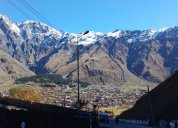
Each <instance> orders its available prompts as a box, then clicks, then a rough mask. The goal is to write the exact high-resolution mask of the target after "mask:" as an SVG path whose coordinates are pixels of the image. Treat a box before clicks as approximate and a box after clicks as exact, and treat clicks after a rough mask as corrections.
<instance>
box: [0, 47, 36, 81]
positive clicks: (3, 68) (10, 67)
mask: <svg viewBox="0 0 178 128" xmlns="http://www.w3.org/2000/svg"><path fill="white" fill-rule="evenodd" d="M31 75H34V73H33V72H32V71H30V70H29V69H28V68H27V67H25V65H23V64H21V63H20V62H18V61H17V60H15V59H14V58H12V57H11V56H10V55H8V54H7V53H5V52H3V51H2V50H0V84H3V83H6V82H7V81H8V80H15V79H17V78H20V77H24V76H31Z"/></svg>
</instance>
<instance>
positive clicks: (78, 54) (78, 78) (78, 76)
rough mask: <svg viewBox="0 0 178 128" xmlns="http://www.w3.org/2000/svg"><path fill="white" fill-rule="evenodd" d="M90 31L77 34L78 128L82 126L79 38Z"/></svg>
mask: <svg viewBox="0 0 178 128" xmlns="http://www.w3.org/2000/svg"><path fill="white" fill-rule="evenodd" d="M88 33H89V31H85V32H84V33H82V34H81V35H80V36H77V85H78V95H77V96H78V99H77V108H78V119H77V126H78V127H77V128H80V87H79V86H80V73H79V56H80V53H79V44H78V43H79V39H80V37H82V36H83V35H86V34H88Z"/></svg>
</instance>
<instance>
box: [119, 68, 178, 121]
mask: <svg viewBox="0 0 178 128" xmlns="http://www.w3.org/2000/svg"><path fill="white" fill-rule="evenodd" d="M177 92H178V70H177V71H176V72H175V73H174V74H173V75H172V76H171V77H169V78H168V79H167V80H165V81H164V82H163V83H161V84H160V85H158V86H157V87H156V88H155V89H153V90H152V91H150V92H149V93H147V94H146V95H144V96H143V97H142V98H141V99H139V100H138V101H137V102H136V104H135V106H134V107H133V108H131V109H129V110H128V111H126V112H124V113H123V114H122V115H121V116H120V118H126V119H141V120H147V119H150V121H151V122H152V123H156V122H158V121H159V120H161V119H165V120H173V119H177V118H178V115H177V113H178V100H177V98H178V93H177Z"/></svg>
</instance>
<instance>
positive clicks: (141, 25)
mask: <svg viewBox="0 0 178 128" xmlns="http://www.w3.org/2000/svg"><path fill="white" fill-rule="evenodd" d="M8 1H11V2H13V3H14V4H15V5H16V6H18V8H20V9H21V10H23V12H25V13H26V14H27V15H28V17H27V16H24V15H23V14H22V13H21V12H19V11H18V10H17V9H16V8H14V6H12V5H11V4H10V3H9V2H8ZM25 1H26V2H28V3H29V4H30V5H31V6H32V7H33V8H35V9H36V10H37V11H38V12H40V14H42V16H44V17H45V18H46V19H48V21H49V22H50V23H51V24H52V25H53V26H54V27H55V28H57V29H59V30H64V31H67V32H73V33H80V32H82V31H85V30H91V31H99V32H104V33H106V32H110V31H114V30H116V29H124V30H128V29H129V30H135V29H139V30H143V29H151V28H152V29H160V28H163V27H169V26H175V25H178V0H25ZM0 13H1V14H5V15H7V16H8V17H9V18H11V19H12V20H13V21H14V22H22V21H25V20H28V19H29V20H35V21H40V19H38V18H37V17H35V15H34V14H33V13H31V12H30V11H29V10H28V9H26V8H25V7H24V5H23V4H21V3H20V2H19V0H0ZM29 17H30V18H29Z"/></svg>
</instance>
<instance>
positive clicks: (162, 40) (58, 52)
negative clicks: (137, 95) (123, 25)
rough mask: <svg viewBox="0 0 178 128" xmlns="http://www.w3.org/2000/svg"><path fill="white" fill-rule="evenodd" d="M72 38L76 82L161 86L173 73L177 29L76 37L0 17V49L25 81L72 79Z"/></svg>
mask: <svg viewBox="0 0 178 128" xmlns="http://www.w3.org/2000/svg"><path fill="white" fill-rule="evenodd" d="M79 37H80V38H79ZM77 38H78V40H79V42H78V43H79V50H80V79H81V80H83V81H87V82H89V83H91V84H104V85H106V84H111V85H120V84H145V83H148V82H153V83H160V82H162V81H163V80H165V79H166V78H167V77H168V76H170V75H171V74H172V73H173V72H174V71H175V70H176V69H177V67H178V26H173V27H168V28H163V29H160V30H152V29H149V30H115V31H113V32H109V33H101V32H93V31H90V32H89V33H88V34H86V35H83V36H81V34H74V33H68V32H64V31H61V30H56V29H55V28H52V27H50V26H48V25H46V24H44V23H41V22H36V21H30V20H28V21H25V22H22V23H14V22H13V21H11V20H10V19H9V18H8V17H7V16H5V15H0V49H1V51H2V52H4V53H6V54H9V56H10V57H11V58H12V59H13V60H15V61H18V64H20V65H23V66H26V72H27V74H28V75H33V73H32V72H31V71H33V72H35V73H55V74H60V75H63V76H64V77H67V78H71V79H76V78H77V62H76V60H77V52H76V47H77V45H76V42H77ZM15 67H16V66H14V68H15ZM1 68H3V67H1ZM29 69H30V70H31V71H29ZM19 77H22V76H19V75H18V74H17V75H16V78H19Z"/></svg>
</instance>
